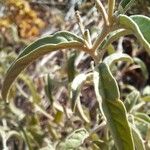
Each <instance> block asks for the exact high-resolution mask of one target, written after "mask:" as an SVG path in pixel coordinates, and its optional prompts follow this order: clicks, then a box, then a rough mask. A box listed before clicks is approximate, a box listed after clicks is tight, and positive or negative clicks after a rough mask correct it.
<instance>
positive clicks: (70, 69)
mask: <svg viewBox="0 0 150 150" xmlns="http://www.w3.org/2000/svg"><path fill="white" fill-rule="evenodd" d="M75 59H76V52H72V53H71V54H70V56H69V58H68V61H67V73H68V81H69V83H70V82H72V80H73V79H74V77H75V73H76V71H75Z"/></svg>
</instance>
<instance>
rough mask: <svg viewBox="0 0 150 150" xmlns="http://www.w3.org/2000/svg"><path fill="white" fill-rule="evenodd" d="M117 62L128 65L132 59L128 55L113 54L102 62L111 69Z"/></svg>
mask: <svg viewBox="0 0 150 150" xmlns="http://www.w3.org/2000/svg"><path fill="white" fill-rule="evenodd" d="M118 61H127V62H129V63H133V59H132V58H131V57H130V56H129V55H127V54H123V53H113V54H111V55H109V56H107V57H106V58H105V59H104V60H103V62H104V63H106V64H107V65H108V66H109V67H110V68H112V66H113V65H114V64H115V63H116V62H118Z"/></svg>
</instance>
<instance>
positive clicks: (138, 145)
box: [131, 125, 145, 150]
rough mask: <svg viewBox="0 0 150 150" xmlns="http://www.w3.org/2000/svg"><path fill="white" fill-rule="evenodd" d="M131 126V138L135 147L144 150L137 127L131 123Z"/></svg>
mask: <svg viewBox="0 0 150 150" xmlns="http://www.w3.org/2000/svg"><path fill="white" fill-rule="evenodd" d="M131 127H132V134H133V140H134V143H135V147H136V149H137V150H145V146H144V141H143V139H142V136H141V135H140V133H139V131H138V129H136V128H135V127H133V125H131Z"/></svg>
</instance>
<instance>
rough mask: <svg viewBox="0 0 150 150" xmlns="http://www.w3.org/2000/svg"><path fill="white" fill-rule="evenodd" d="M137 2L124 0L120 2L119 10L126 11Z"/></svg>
mask: <svg viewBox="0 0 150 150" xmlns="http://www.w3.org/2000/svg"><path fill="white" fill-rule="evenodd" d="M134 2H135V0H122V1H121V2H120V4H119V11H120V12H121V13H125V12H126V11H127V10H128V9H129V8H130V7H131V6H132V4H133V3H134Z"/></svg>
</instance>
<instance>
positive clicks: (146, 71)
mask: <svg viewBox="0 0 150 150" xmlns="http://www.w3.org/2000/svg"><path fill="white" fill-rule="evenodd" d="M133 60H134V62H135V63H136V64H138V65H139V66H140V69H141V71H142V74H143V76H144V78H145V79H146V80H147V79H148V78H149V74H148V70H147V67H146V65H145V63H144V62H143V61H142V60H141V59H139V58H137V57H134V58H133Z"/></svg>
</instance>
